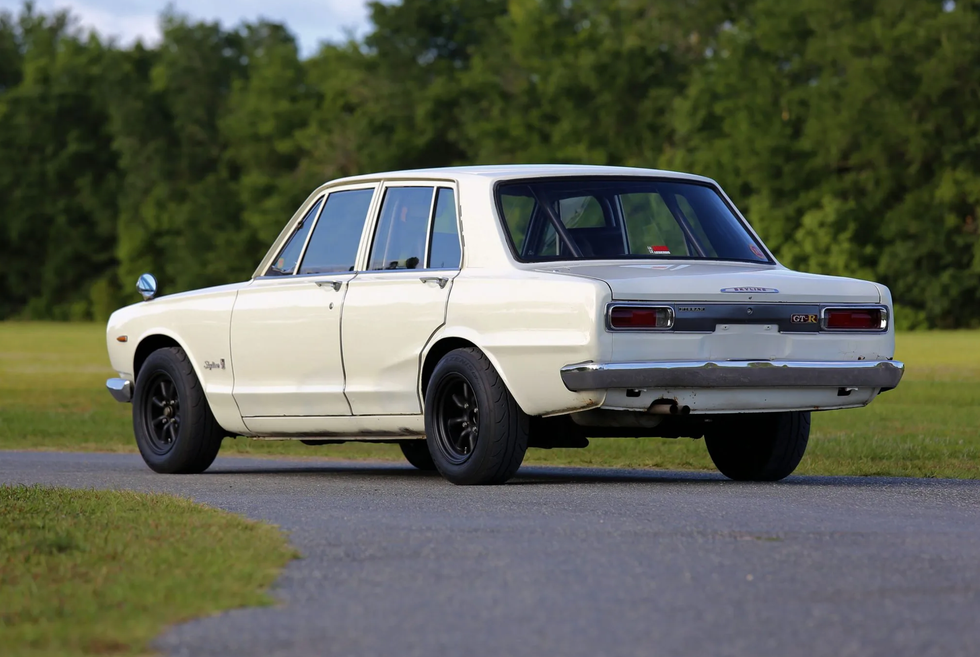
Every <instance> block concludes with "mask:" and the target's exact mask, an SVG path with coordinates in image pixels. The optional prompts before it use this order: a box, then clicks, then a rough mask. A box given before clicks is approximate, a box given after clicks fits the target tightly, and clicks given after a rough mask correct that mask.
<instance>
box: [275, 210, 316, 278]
mask: <svg viewBox="0 0 980 657" xmlns="http://www.w3.org/2000/svg"><path fill="white" fill-rule="evenodd" d="M321 205H323V197H322V196H321V197H320V198H318V199H317V200H316V203H314V204H313V207H312V208H310V210H309V212H307V213H306V215H305V216H304V217H303V218H302V219H301V220H300V222H299V223H298V224H296V228H295V229H294V230H293V234H292V235H291V236H290V237H289V239H288V240H287V241H286V246H284V247H282V250H281V251H280V252H279V255H278V256H277V257H276V259H275V260H273V261H272V266H270V267H269V270H268V271H267V272H266V276H292V275H293V274H295V273H296V265H297V264H299V256H300V254H302V252H303V245H304V244H305V243H306V236H307V235H309V234H310V228H311V227H312V226H313V221H314V220H315V219H316V213H317V212H319V210H320V206H321Z"/></svg>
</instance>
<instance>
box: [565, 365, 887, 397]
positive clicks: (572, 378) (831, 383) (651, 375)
mask: <svg viewBox="0 0 980 657" xmlns="http://www.w3.org/2000/svg"><path fill="white" fill-rule="evenodd" d="M904 371H905V365H904V363H901V362H899V361H894V360H879V361H828V362H815V361H768V360H751V361H659V362H631V363H576V364H574V365H566V366H565V367H563V368H562V369H561V379H562V381H563V382H564V383H565V387H566V388H568V389H569V390H573V391H579V390H607V389H610V388H640V389H642V388H658V389H672V388H845V387H847V388H881V389H883V390H888V389H891V388H894V387H895V386H897V385H898V382H899V381H901V380H902V374H903V373H904Z"/></svg>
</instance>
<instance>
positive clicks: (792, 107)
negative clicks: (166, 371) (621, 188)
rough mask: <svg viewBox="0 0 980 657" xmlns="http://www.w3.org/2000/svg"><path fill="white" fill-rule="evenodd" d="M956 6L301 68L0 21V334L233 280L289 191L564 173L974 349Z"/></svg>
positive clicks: (470, 25) (709, 1)
mask: <svg viewBox="0 0 980 657" xmlns="http://www.w3.org/2000/svg"><path fill="white" fill-rule="evenodd" d="M978 5H980V2H978V0H956V1H955V2H954V1H953V0H945V2H944V1H943V0H900V1H896V0H795V1H794V2H786V1H785V0H401V1H400V2H394V3H384V4H382V3H380V2H372V3H370V20H371V27H370V29H369V31H368V32H367V33H366V34H365V35H364V36H363V37H362V38H357V39H354V38H351V39H348V40H347V41H346V42H343V43H324V44H322V45H321V46H320V47H319V49H318V50H317V51H316V53H315V54H313V55H311V56H309V57H301V56H300V53H299V50H298V48H297V43H296V39H295V37H294V36H293V35H292V34H291V33H290V32H289V30H288V28H287V27H286V26H284V25H280V24H276V23H272V22H265V21H260V22H254V23H244V24H241V25H238V26H235V27H222V26H221V25H220V24H217V23H209V22H201V21H194V20H191V19H189V18H187V17H185V16H182V15H179V14H177V13H174V12H172V11H168V12H166V13H164V14H163V15H162V16H161V18H160V21H161V25H162V39H161V40H160V41H159V43H156V44H153V45H149V46H147V45H144V44H142V43H136V44H134V45H131V46H125V47H123V46H120V45H119V44H118V43H116V42H114V41H112V40H105V39H103V38H100V37H99V36H98V35H96V34H94V33H89V32H86V31H84V30H82V29H80V28H79V27H78V23H77V21H76V20H75V19H74V18H73V17H72V16H71V15H70V14H68V13H66V12H64V11H57V12H49V13H44V12H41V11H39V10H37V8H36V7H34V6H33V5H32V4H31V3H27V4H25V5H24V6H23V7H22V8H21V9H20V10H19V11H18V12H16V13H12V12H2V13H0V318H44V319H65V320H67V319H93V318H94V319H103V318H105V317H106V316H107V315H108V313H109V312H111V311H112V310H113V309H114V308H116V307H118V306H120V305H123V304H125V303H129V302H132V301H134V300H135V293H134V290H133V285H134V282H135V280H136V277H137V276H138V275H139V274H140V273H142V272H144V271H152V272H153V273H155V274H156V275H157V277H158V279H159V280H160V281H161V287H162V289H164V290H165V291H168V292H173V291H177V290H184V289H190V288H195V287H201V286H206V285H211V284H218V283H225V282H231V281H236V280H242V279H245V278H247V277H248V276H249V275H250V273H251V272H252V270H253V268H254V267H255V265H256V264H257V262H258V260H259V259H260V258H261V256H262V255H263V253H264V252H265V249H266V248H267V247H268V245H269V243H270V242H271V241H272V239H274V237H275V236H276V235H277V234H278V232H279V230H280V229H281V228H282V226H283V224H284V222H285V221H286V220H287V219H288V218H289V217H290V216H291V215H292V213H293V212H294V211H295V209H296V207H297V206H298V205H299V204H300V203H301V202H302V200H303V199H304V198H305V197H306V195H307V194H308V193H309V192H310V191H312V189H313V188H314V187H315V186H316V185H318V184H320V183H322V182H324V181H326V180H329V179H332V178H336V177H339V176H344V175H351V174H357V173H364V172H371V171H377V170H386V169H400V168H415V167H427V166H442V165H452V164H472V163H519V162H569V163H592V164H618V165H628V166H643V167H661V168H668V169H677V170H682V171H691V172H696V173H701V174H704V175H708V176H711V177H713V178H715V179H717V180H718V181H719V182H720V183H721V184H722V185H723V186H724V187H725V188H726V190H727V191H728V192H729V194H730V195H731V196H732V198H733V199H734V201H735V202H736V204H738V205H739V207H740V208H741V209H742V210H743V212H745V213H746V215H747V216H748V218H749V220H750V221H751V222H752V224H753V225H754V226H755V228H756V229H757V230H758V231H759V233H760V234H761V235H762V237H763V239H764V240H766V242H767V244H768V245H770V246H771V247H772V248H773V250H774V252H775V253H776V255H777V257H779V258H780V260H781V261H782V262H783V263H784V264H786V265H788V266H791V267H796V268H800V269H803V270H806V271H813V272H820V273H832V274H842V275H853V276H859V277H869V278H873V279H876V280H879V281H881V282H883V283H885V284H887V285H889V286H890V287H891V289H892V292H893V294H894V297H895V300H896V302H897V304H898V312H897V316H898V321H899V323H900V325H903V326H906V327H920V326H938V327H961V326H977V325H980V238H978V217H980V214H978V212H980V207H978V206H980V75H978V71H980V39H978V38H977V37H976V35H977V34H980V20H978V16H980V12H978V9H980V6H978Z"/></svg>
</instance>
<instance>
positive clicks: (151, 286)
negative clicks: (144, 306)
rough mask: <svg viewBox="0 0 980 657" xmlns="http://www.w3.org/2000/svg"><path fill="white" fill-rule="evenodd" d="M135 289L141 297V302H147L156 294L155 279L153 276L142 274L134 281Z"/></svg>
mask: <svg viewBox="0 0 980 657" xmlns="http://www.w3.org/2000/svg"><path fill="white" fill-rule="evenodd" d="M136 289H137V290H139V293H140V294H142V295H143V301H149V300H150V299H152V298H153V297H155V296H156V294H157V279H156V278H154V276H153V274H143V275H142V276H140V279H139V280H138V281H136Z"/></svg>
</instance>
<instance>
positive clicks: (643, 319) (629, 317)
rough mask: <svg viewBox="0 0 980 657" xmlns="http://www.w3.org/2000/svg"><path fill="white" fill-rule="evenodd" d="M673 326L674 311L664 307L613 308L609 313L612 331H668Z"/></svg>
mask: <svg viewBox="0 0 980 657" xmlns="http://www.w3.org/2000/svg"><path fill="white" fill-rule="evenodd" d="M673 324H674V311H673V310H672V309H671V308H669V307H666V306H664V307H653V306H613V307H612V308H611V309H610V311H609V327H610V328H614V329H668V328H670V327H671V326H673Z"/></svg>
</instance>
